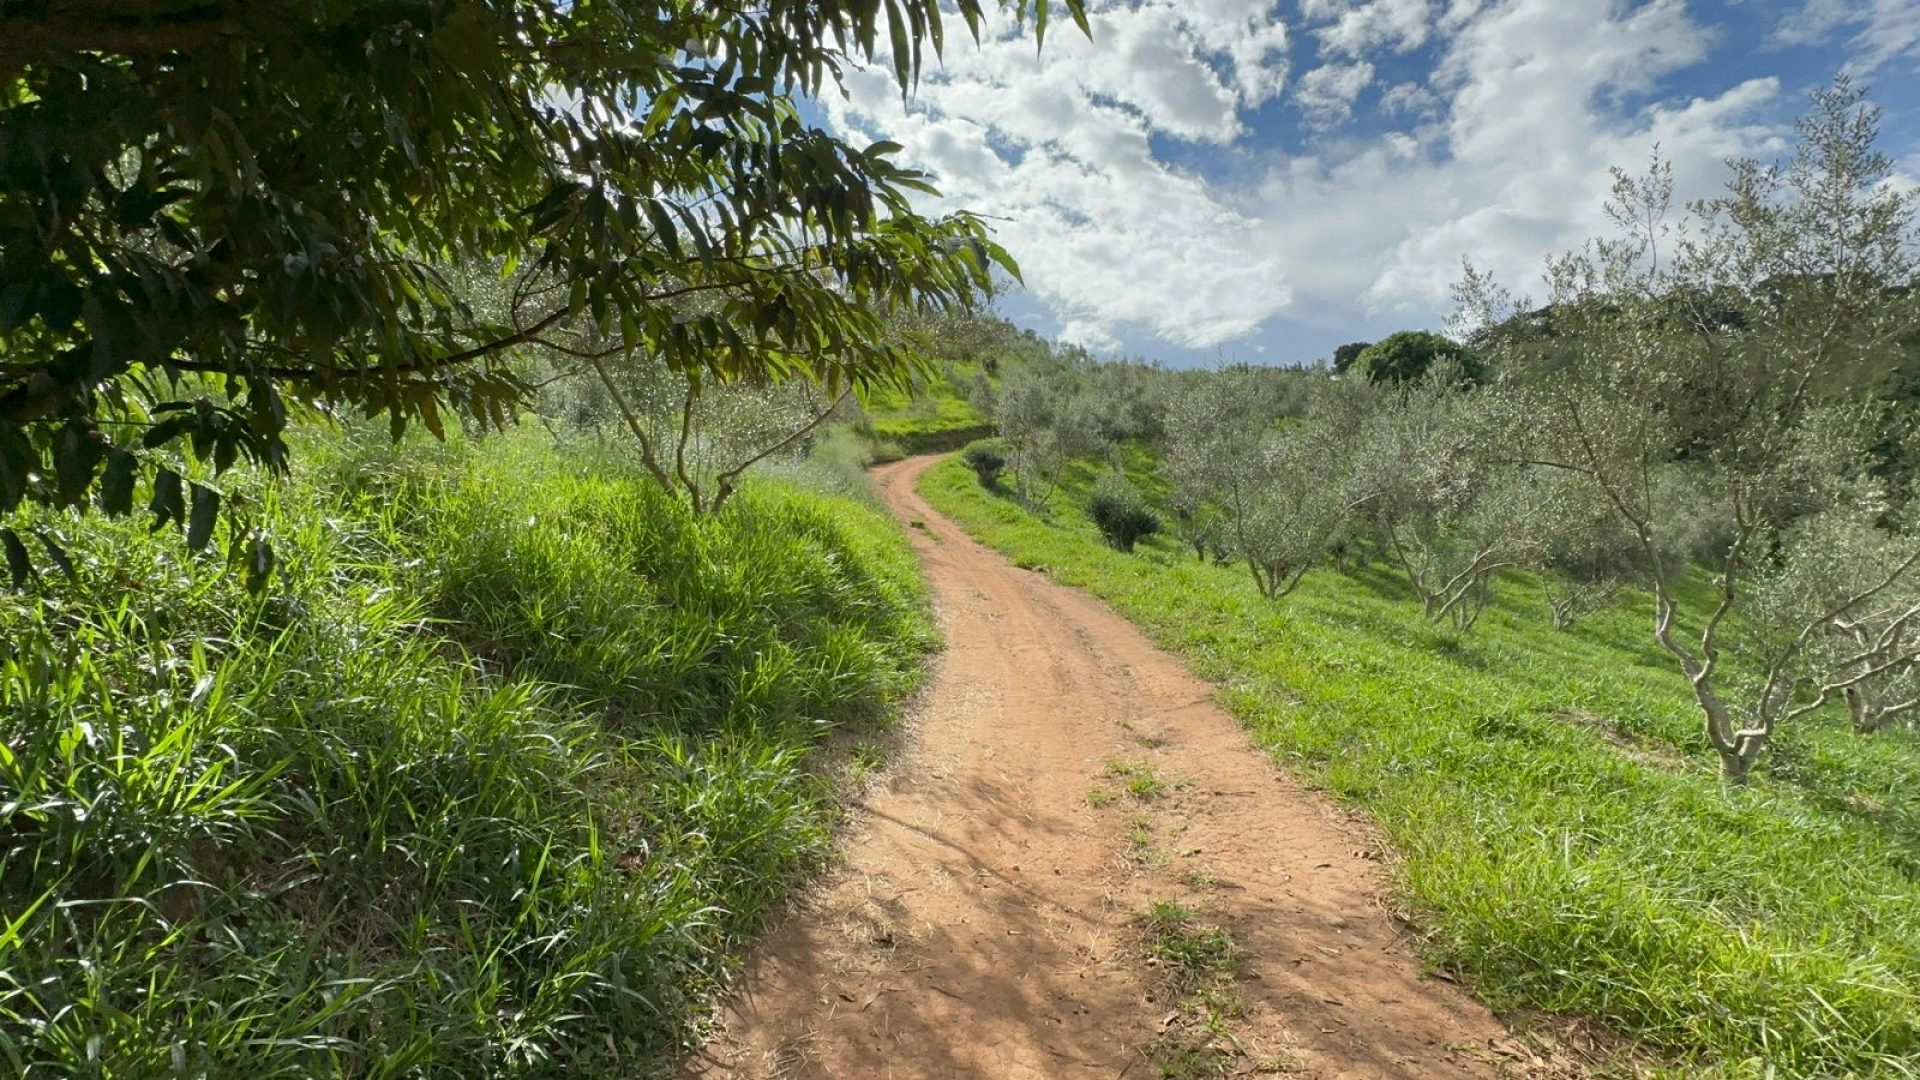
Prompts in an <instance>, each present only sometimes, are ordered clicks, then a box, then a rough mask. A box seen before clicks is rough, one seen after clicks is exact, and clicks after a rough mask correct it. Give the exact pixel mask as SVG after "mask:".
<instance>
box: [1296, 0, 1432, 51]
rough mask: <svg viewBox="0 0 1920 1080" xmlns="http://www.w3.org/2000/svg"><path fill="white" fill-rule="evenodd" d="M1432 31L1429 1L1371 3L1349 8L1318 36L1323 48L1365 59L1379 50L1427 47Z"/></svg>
mask: <svg viewBox="0 0 1920 1080" xmlns="http://www.w3.org/2000/svg"><path fill="white" fill-rule="evenodd" d="M1432 31H1433V5H1432V4H1431V3H1430V2H1429V0H1370V2H1368V3H1364V4H1360V5H1358V6H1356V7H1350V8H1348V9H1346V10H1345V11H1342V12H1340V13H1339V17H1338V18H1337V19H1335V20H1334V21H1333V22H1332V23H1330V24H1329V25H1327V26H1324V27H1321V28H1320V29H1319V30H1317V31H1316V32H1315V36H1317V37H1318V38H1319V39H1320V44H1321V47H1322V48H1323V49H1325V50H1327V51H1330V52H1335V53H1345V54H1346V55H1348V56H1365V55H1367V54H1368V53H1371V52H1373V51H1375V50H1377V49H1383V48H1384V49H1387V50H1390V51H1392V52H1405V51H1407V50H1409V49H1417V48H1419V47H1420V46H1421V45H1423V44H1425V43H1426V40H1427V36H1428V34H1430V33H1431V32H1432Z"/></svg>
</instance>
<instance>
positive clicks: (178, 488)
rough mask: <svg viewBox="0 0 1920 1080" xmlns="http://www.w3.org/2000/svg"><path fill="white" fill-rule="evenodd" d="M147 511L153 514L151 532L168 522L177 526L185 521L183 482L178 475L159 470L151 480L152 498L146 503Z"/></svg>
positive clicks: (167, 470) (166, 470) (185, 503)
mask: <svg viewBox="0 0 1920 1080" xmlns="http://www.w3.org/2000/svg"><path fill="white" fill-rule="evenodd" d="M147 509H148V510H151V511H152V512H153V526H152V528H153V530H155V531H157V530H159V529H160V528H161V527H162V526H164V525H166V524H167V523H168V522H169V521H171V522H173V523H175V524H179V523H181V522H184V521H186V520H187V501H186V497H185V491H184V481H182V480H181V479H180V474H179V473H177V472H174V471H173V470H172V469H161V470H160V471H159V472H158V473H156V474H155V475H154V478H153V498H152V499H151V500H149V501H148V503H147Z"/></svg>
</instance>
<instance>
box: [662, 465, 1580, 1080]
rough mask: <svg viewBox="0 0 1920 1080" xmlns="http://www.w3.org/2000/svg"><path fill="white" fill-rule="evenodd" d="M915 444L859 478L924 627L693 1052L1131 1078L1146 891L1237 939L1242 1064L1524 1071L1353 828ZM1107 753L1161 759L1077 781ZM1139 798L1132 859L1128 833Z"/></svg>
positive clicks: (702, 1071)
mask: <svg viewBox="0 0 1920 1080" xmlns="http://www.w3.org/2000/svg"><path fill="white" fill-rule="evenodd" d="M937 460H938V459H937V458H914V459H910V460H907V461H902V462H897V463H894V464H892V465H889V466H885V467H883V468H881V469H879V470H877V471H876V473H875V479H876V481H877V483H878V484H879V487H880V490H881V492H882V495H883V497H884V499H885V501H886V503H887V505H888V506H889V507H891V508H892V510H893V512H894V513H895V514H897V515H898V516H900V517H901V518H902V519H903V520H905V521H907V522H908V523H909V524H910V525H911V526H912V528H911V529H910V532H911V533H912V534H913V542H914V546H915V548H916V550H917V552H918V554H919V556H920V558H921V560H922V563H923V565H924V566H925V569H926V573H927V576H928V579H929V581H930V582H931V585H932V588H933V592H934V597H935V601H936V605H937V608H938V611H939V615H940V621H941V626H942V629H943V631H944V632H945V634H946V638H947V642H948V646H947V651H946V654H945V656H944V658H943V660H942V661H941V664H940V667H939V670H938V671H937V673H936V674H935V676H934V678H933V679H932V680H931V684H930V686H929V688H928V691H927V694H926V697H925V699H924V702H923V704H922V707H921V708H920V710H919V712H918V716H917V720H916V725H915V730H914V731H913V733H912V735H911V736H910V737H909V740H908V742H907V745H906V746H905V747H903V749H902V753H901V755H900V759H899V760H898V761H897V762H896V764H895V766H894V768H893V770H892V772H891V773H890V776H889V778H888V780H887V781H886V783H885V784H884V786H880V787H877V788H876V789H875V790H874V791H873V792H872V793H871V794H870V795H869V797H868V798H867V799H866V800H865V802H864V804H863V805H862V806H861V807H860V808H859V809H860V813H861V818H860V822H859V824H858V826H857V827H856V828H854V829H853V830H852V831H851V832H850V834H849V835H848V837H847V838H846V843H845V847H844V853H843V856H842V858H841V859H840V861H839V864H838V865H836V866H835V867H834V868H832V869H831V870H830V872H829V873H828V874H827V876H826V878H825V880H824V882H823V883H822V884H821V886H820V887H818V888H817V889H815V890H814V891H812V892H811V893H810V894H809V895H808V896H807V897H806V898H805V899H803V900H802V901H801V902H800V903H798V904H797V905H796V907H795V910H794V911H792V912H791V913H790V914H789V915H788V916H787V917H786V919H785V920H784V921H783V922H782V923H781V924H780V925H778V926H776V927H775V928H774V930H773V931H772V932H771V933H770V934H769V935H768V937H767V938H766V940H765V941H764V942H763V943H762V945H761V946H760V947H759V948H757V949H756V950H755V952H754V954H753V955H752V956H751V957H750V958H749V961H748V964H747V967H746V969H745V971H744V972H743V973H742V976H741V978H740V980H739V981H738V983H737V985H736V990H735V993H734V995H733V997H732V998H731V999H730V1001H729V1002H728V1003H727V1005H726V1007H725V1010H724V1013H723V1020H722V1027H721V1029H720V1031H719V1033H718V1034H717V1035H716V1037H715V1038H714V1040H713V1041H712V1043H711V1044H710V1045H709V1046H708V1047H707V1049H706V1051H705V1052H704V1053H703V1054H701V1055H700V1056H699V1057H698V1058H696V1059H695V1060H694V1062H693V1063H692V1064H691V1065H690V1067H689V1069H690V1072H691V1073H693V1074H696V1075H707V1076H731V1077H755V1078H762V1077H764V1078H773V1077H832V1078H865V1077H876V1078H884V1077H900V1078H906V1077H941V1078H945V1077H956V1078H957V1077H984V1078H995V1080H999V1078H1007V1080H1019V1078H1037V1077H1073V1078H1077V1077H1109V1078H1111V1077H1119V1076H1132V1077H1141V1078H1145V1077H1151V1076H1153V1075H1154V1073H1155V1069H1154V1066H1153V1065H1152V1064H1151V1063H1150V1062H1148V1061H1147V1060H1145V1058H1144V1056H1143V1053H1144V1050H1145V1048H1146V1047H1147V1046H1149V1045H1150V1044H1152V1043H1153V1041H1154V1040H1155V1039H1156V1038H1159V1037H1161V1036H1162V1035H1163V1034H1165V1033H1166V1030H1167V1027H1168V1025H1169V1024H1174V1023H1178V1022H1180V1021H1179V1020H1178V1019H1177V1017H1178V1010H1177V1009H1176V1008H1175V1006H1174V1004H1173V1003H1170V1002H1168V1001H1166V1000H1161V999H1160V998H1161V997H1162V995H1161V994H1160V993H1159V992H1158V990H1157V988H1156V983H1155V982H1154V980H1153V977H1152V976H1153V975H1154V972H1153V971H1152V970H1150V967H1149V965H1148V964H1147V963H1146V961H1145V959H1144V958H1143V956H1142V954H1141V951H1140V944H1139V943H1140V935H1141V931H1140V929H1139V917H1140V914H1141V912H1143V911H1144V910H1145V909H1146V908H1147V906H1148V904H1149V903H1150V902H1151V901H1152V900H1154V899H1156V898H1172V899H1178V900H1180V901H1181V902H1183V903H1185V904H1187V905H1189V906H1191V907H1193V908H1195V909H1197V910H1199V911H1200V912H1202V913H1203V914H1204V915H1205V917H1206V918H1208V919H1209V920H1211V921H1212V922H1214V923H1217V924H1219V925H1221V926H1224V927H1226V928H1228V929H1230V930H1231V932H1232V933H1233V935H1234V937H1235V938H1236V939H1237V941H1238V942H1239V944H1240V945H1241V947H1242V948H1243V949H1244V951H1245V954H1246V958H1247V959H1246V966H1245V968H1244V971H1243V974H1242V976H1241V978H1240V980H1239V981H1238V983H1237V985H1236V991H1237V997H1238V998H1239V1000H1240V1001H1241V1002H1242V1003H1244V1006H1245V1011H1244V1013H1243V1015H1241V1016H1240V1017H1238V1018H1237V1019H1235V1020H1234V1021H1233V1022H1232V1025H1231V1029H1232V1031H1233V1033H1234V1038H1235V1039H1236V1040H1237V1042H1238V1043H1239V1044H1240V1045H1242V1046H1244V1047H1245V1050H1246V1053H1245V1055H1244V1057H1243V1058H1241V1059H1240V1060H1238V1061H1236V1062H1235V1063H1234V1066H1233V1069H1232V1071H1233V1072H1234V1073H1235V1074H1237V1075H1245V1074H1256V1073H1262V1072H1265V1073H1269V1074H1274V1075H1286V1076H1299V1077H1317V1078H1325V1080H1333V1078H1349V1077H1350V1078H1361V1077H1366V1078H1375V1077H1408V1078H1415V1077H1418V1078H1423V1080H1424V1078H1456V1077H1473V1078H1486V1077H1496V1076H1509V1075H1526V1074H1528V1073H1530V1072H1533V1071H1534V1068H1533V1066H1531V1065H1529V1064H1527V1063H1526V1062H1527V1059H1528V1057H1529V1055H1527V1054H1526V1053H1525V1052H1523V1051H1518V1050H1517V1045H1518V1044H1516V1043H1515V1042H1514V1041H1513V1040H1512V1039H1511V1038H1510V1037H1509V1036H1508V1035H1507V1032H1506V1030H1505V1029H1504V1028H1503V1027H1502V1026H1501V1024H1500V1023H1499V1022H1498V1021H1497V1020H1496V1019H1495V1018H1494V1017H1493V1016H1492V1015H1491V1014H1490V1013H1489V1012H1488V1011H1487V1010H1486V1009H1485V1008H1484V1007H1483V1006H1481V1005H1480V1004H1478V1003H1477V1002H1475V1001H1474V1000H1473V999H1472V998H1471V997H1469V996H1468V995H1467V994H1465V993H1463V992H1462V991H1460V990H1459V989H1458V988H1457V987H1455V986H1452V985H1450V984H1447V983H1444V982H1440V981H1436V980H1432V979H1427V978H1424V977H1423V976H1422V973H1421V966H1420V963H1419V961H1418V960H1417V959H1416V958H1415V956H1414V955H1413V953H1412V951H1411V949H1410V947H1409V944H1408V942H1407V940H1406V935H1405V933H1404V932H1403V931H1402V930H1401V928H1400V927H1399V926H1398V924H1397V923H1396V922H1395V920H1394V918H1393V916H1392V915H1391V913H1390V912H1389V911H1388V910H1387V908H1386V907H1385V906H1384V904H1383V897H1384V896H1385V895H1386V894H1387V892H1388V888H1389V881H1388V877H1387V873H1386V871H1385V869H1384V868H1383V866H1382V865H1381V864H1380V862H1379V861H1378V859H1377V856H1376V855H1375V854H1374V853H1373V852H1372V851H1371V850H1370V849H1371V848H1372V847H1373V846H1374V842H1373V841H1372V840H1371V839H1370V838H1369V836H1368V833H1367V831H1366V830H1365V829H1364V828H1363V827H1362V826H1361V825H1359V824H1358V823H1356V822H1354V821H1353V820H1352V819H1350V818H1349V817H1348V816H1346V815H1345V814H1343V813H1342V812H1341V811H1340V810H1339V809H1338V808H1337V807H1334V806H1333V805H1332V804H1331V803H1329V802H1328V801H1327V800H1326V799H1325V798H1324V797H1321V796H1318V795H1315V794H1313V793H1311V792H1308V791H1306V790H1304V789H1302V788H1301V787H1300V786H1299V785H1298V784H1296V783H1295V782H1293V781H1292V780H1291V779H1289V778H1288V777H1286V776H1285V775H1284V774H1283V773H1281V772H1280V771H1279V770H1278V769H1277V768H1276V767H1275V766H1274V764H1273V763H1272V761H1271V760H1270V759H1269V758H1268V757H1267V756H1266V755H1265V754H1263V753H1262V752H1260V751H1258V750H1256V749H1254V748H1253V747H1252V746H1251V745H1250V744H1249V742H1248V738H1247V735H1246V733H1245V732H1244V731H1243V730H1242V729H1241V728H1240V726H1239V725H1238V723H1237V722H1236V721H1235V720H1234V719H1233V718H1232V717H1231V716H1229V715H1228V714H1227V713H1225V712H1224V711H1223V710H1221V709H1220V708H1218V707H1216V706H1215V705H1214V704H1213V698H1212V688H1211V687H1210V686H1208V685H1207V684H1206V683H1203V682H1201V681H1200V680H1198V679H1196V678H1195V677H1194V676H1192V675H1191V674H1190V673H1188V672H1187V671H1186V670H1185V669H1184V668H1183V667H1182V666H1181V665H1180V663H1179V662H1178V661H1177V660H1175V659H1174V658H1172V657H1171V656H1169V655H1167V654H1166V653H1164V652H1161V651H1160V650H1158V649H1156V648H1154V647H1153V646H1152V645H1151V644H1150V643H1149V642H1148V641H1147V640H1146V639H1145V638H1144V637H1143V636H1142V635H1141V633H1140V632H1139V631H1138V630H1137V629H1135V628H1134V627H1133V626H1132V625H1131V624H1129V623H1127V622H1126V621H1125V620H1123V619H1121V618H1120V617H1119V616H1117V615H1115V614H1113V613H1112V612H1111V611H1109V610H1108V609H1107V608H1106V607H1105V606H1104V605H1102V604H1101V603H1100V602H1098V601H1097V600H1094V599H1093V598H1091V597H1089V596H1087V595H1086V594H1084V593H1080V592H1077V591H1074V590H1070V589H1066V588H1063V587H1061V586H1058V585H1055V584H1053V583H1052V582H1050V581H1048V580H1047V579H1046V578H1045V577H1044V576H1043V575H1040V574H1036V573H1032V572H1029V571H1025V570H1020V569H1017V568H1015V567H1013V566H1012V565H1011V564H1009V563H1008V562H1007V561H1006V560H1005V559H1004V558H1002V557H1001V556H1000V555H998V554H996V553H994V552H991V551H989V550H987V549H986V548H984V547H982V546H981V545H979V544H977V543H975V542H974V541H973V540H972V539H970V538H969V537H967V535H966V534H965V533H964V532H962V531H961V530H960V528H959V527H958V526H956V525H954V524H953V523H952V522H950V521H948V520H947V519H945V518H943V517H941V516H940V515H939V514H937V513H935V512H934V511H933V510H932V508H931V507H929V506H928V505H927V504H926V503H925V501H924V500H922V499H921V497H920V496H919V494H918V493H917V492H915V491H914V486H913V485H914V481H915V480H916V479H917V478H918V477H919V475H920V474H921V473H922V472H923V471H924V470H925V469H926V468H927V467H928V466H930V465H931V464H933V463H934V462H935V461H937ZM1116 760H1124V761H1128V762H1146V763H1148V764H1150V765H1151V766H1152V768H1153V769H1154V770H1155V771H1156V772H1157V773H1158V774H1159V775H1161V776H1163V777H1166V778H1168V779H1170V780H1173V781H1176V783H1175V784H1174V786H1173V787H1172V788H1171V790H1170V791H1169V792H1168V793H1167V794H1166V795H1165V796H1164V797H1162V798H1160V799H1157V800H1156V801H1154V802H1153V803H1152V804H1150V805H1142V806H1133V805H1128V803H1127V800H1126V799H1124V798H1122V799H1121V800H1120V801H1119V802H1117V803H1115V804H1114V805H1109V806H1104V807H1099V808H1096V807H1094V806H1092V805H1090V804H1089V800H1088V792H1089V790H1090V789H1092V788H1094V787H1096V786H1101V785H1105V786H1108V787H1109V788H1110V787H1112V785H1113V784H1114V781H1113V780H1112V779H1110V778H1105V777H1106V774H1107V772H1108V768H1109V765H1110V763H1111V762H1113V761H1116ZM1142 812H1144V813H1147V814H1149V815H1150V816H1151V819H1152V825H1151V831H1152V834H1153V840H1154V846H1155V848H1156V849H1157V851H1158V857H1157V859H1154V860H1143V859H1141V858H1138V857H1135V858H1129V850H1130V844H1131V845H1132V851H1133V853H1134V855H1135V856H1138V854H1139V845H1138V844H1137V842H1135V841H1130V839H1129V838H1130V836H1131V835H1132V834H1134V832H1135V830H1136V828H1137V826H1136V824H1135V819H1136V815H1137V814H1139V813H1142ZM1554 1073H1555V1074H1556V1075H1558V1074H1559V1070H1558V1069H1557V1068H1556V1069H1555V1070H1554Z"/></svg>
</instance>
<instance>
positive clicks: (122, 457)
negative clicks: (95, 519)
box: [100, 447, 140, 517]
mask: <svg viewBox="0 0 1920 1080" xmlns="http://www.w3.org/2000/svg"><path fill="white" fill-rule="evenodd" d="M139 463H140V459H138V458H136V457H134V456H133V455H132V454H129V453H127V452H126V451H125V450H121V449H119V448H117V447H116V448H115V449H113V450H111V451H108V453H107V468H106V471H105V472H103V473H102V474H101V475H100V509H101V511H103V512H104V513H105V514H106V515H107V516H108V517H125V516H126V515H128V514H131V513H133V481H134V468H135V466H137V465H139Z"/></svg>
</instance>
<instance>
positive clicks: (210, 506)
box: [187, 484, 220, 554]
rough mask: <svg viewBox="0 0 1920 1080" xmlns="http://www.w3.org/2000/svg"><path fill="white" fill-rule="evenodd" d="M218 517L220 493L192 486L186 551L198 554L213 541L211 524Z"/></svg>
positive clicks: (200, 486) (207, 488) (208, 488)
mask: <svg viewBox="0 0 1920 1080" xmlns="http://www.w3.org/2000/svg"><path fill="white" fill-rule="evenodd" d="M219 517H220V493H219V492H217V491H215V490H213V489H212V488H210V487H204V486H202V485H200V484H195V485H193V511H192V514H191V516H189V517H188V519H187V550H188V551H191V552H194V553H195V554H198V553H199V552H200V551H202V550H203V549H205V548H206V546H207V541H209V540H211V539H213V523H214V522H215V521H217V520H219Z"/></svg>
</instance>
